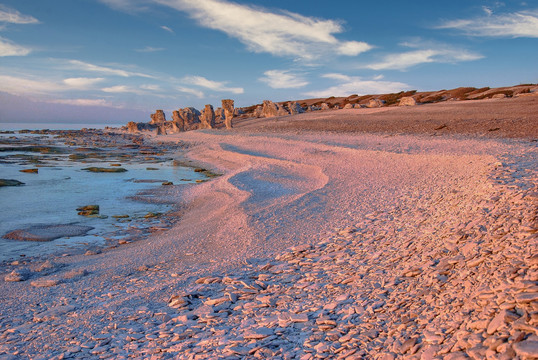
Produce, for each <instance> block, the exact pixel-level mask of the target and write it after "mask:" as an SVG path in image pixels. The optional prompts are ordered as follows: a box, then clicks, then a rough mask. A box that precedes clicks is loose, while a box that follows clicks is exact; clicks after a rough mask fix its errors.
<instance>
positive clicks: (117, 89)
mask: <svg viewBox="0 0 538 360" xmlns="http://www.w3.org/2000/svg"><path fill="white" fill-rule="evenodd" d="M101 91H104V92H106V93H116V94H118V93H133V94H140V93H141V91H140V89H138V88H135V87H132V86H127V85H114V86H109V87H105V88H102V89H101Z"/></svg>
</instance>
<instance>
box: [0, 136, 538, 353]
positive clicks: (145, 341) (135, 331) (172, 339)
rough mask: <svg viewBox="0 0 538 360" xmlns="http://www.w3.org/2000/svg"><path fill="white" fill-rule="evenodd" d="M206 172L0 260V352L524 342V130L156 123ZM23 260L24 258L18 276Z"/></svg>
mask: <svg viewBox="0 0 538 360" xmlns="http://www.w3.org/2000/svg"><path fill="white" fill-rule="evenodd" d="M154 141H165V142H170V143H176V142H178V141H179V142H181V143H182V144H186V145H187V146H185V149H184V150H182V151H181V152H178V153H176V155H175V156H176V158H177V160H179V161H187V160H190V161H192V163H193V164H194V163H196V164H200V165H202V166H204V167H205V168H209V169H212V170H214V171H216V172H219V173H222V174H223V176H221V177H218V178H215V179H213V180H211V181H208V182H205V183H203V184H199V185H196V186H182V187H176V186H167V187H164V189H162V190H159V194H158V197H159V198H161V199H167V200H169V201H170V200H171V199H173V200H174V201H177V202H178V203H179V204H181V207H180V210H179V211H178V213H177V214H176V215H175V216H177V217H178V218H179V221H178V222H177V223H175V225H174V227H173V228H172V229H169V230H166V231H164V230H163V231H156V232H155V233H154V234H152V235H151V236H149V237H148V238H147V239H146V240H144V241H138V242H136V243H131V244H126V245H124V246H120V247H118V248H117V249H113V250H110V251H105V252H103V253H94V254H87V255H85V256H82V255H81V256H69V257H58V258H54V259H50V260H49V261H46V262H43V263H29V264H24V263H23V262H21V261H15V262H13V263H11V264H10V265H9V266H7V267H6V268H5V269H3V271H4V274H3V275H2V278H5V276H9V275H11V274H13V272H15V273H17V271H18V272H19V273H20V274H21V276H29V277H31V279H32V280H30V281H21V282H5V283H4V284H3V286H2V288H1V290H0V301H1V303H2V305H3V311H2V313H1V314H0V329H1V330H0V356H2V357H3V358H6V359H18V358H33V359H39V358H42V359H62V358H95V359H98V358H103V359H106V358H114V359H128V358H140V359H143V358H152V359H161V358H163V359H166V358H170V359H172V358H179V359H208V358H229V359H242V358H247V359H265V358H276V359H305V360H306V359H323V358H327V359H333V358H337V359H449V360H453V359H467V358H471V359H534V358H536V357H538V286H537V285H538V258H537V256H536V254H537V245H538V242H537V240H538V219H537V210H538V168H537V163H538V162H537V161H536V159H537V149H536V146H535V143H533V142H531V141H528V140H522V141H519V140H506V139H500V140H492V139H470V138H463V137H448V136H446V137H431V136H424V135H420V136H410V135H406V136H402V135H395V134H393V135H367V134H366V135H365V134H361V135H359V134H343V133H339V134H334V133H327V132H310V133H307V134H300V133H287V132H274V131H273V132H263V129H257V130H256V131H253V132H247V131H238V130H235V131H232V132H226V133H222V132H221V133H217V132H215V131H212V130H204V131H201V132H188V133H182V134H177V135H173V136H166V137H164V136H161V137H157V138H155V139H154ZM24 274H26V275H24Z"/></svg>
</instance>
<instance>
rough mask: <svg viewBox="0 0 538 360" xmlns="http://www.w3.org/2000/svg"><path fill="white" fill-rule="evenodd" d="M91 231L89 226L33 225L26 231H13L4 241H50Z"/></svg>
mask: <svg viewBox="0 0 538 360" xmlns="http://www.w3.org/2000/svg"><path fill="white" fill-rule="evenodd" d="M90 230H93V227H91V226H84V225H75V224H60V225H35V226H31V227H29V228H26V229H18V230H13V231H11V232H9V233H7V234H6V235H4V238H5V239H9V240H19V241H41V242H42V241H52V240H55V239H59V238H62V237H73V236H82V235H85V234H86V233H87V232H88V231H90Z"/></svg>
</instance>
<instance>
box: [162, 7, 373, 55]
mask: <svg viewBox="0 0 538 360" xmlns="http://www.w3.org/2000/svg"><path fill="white" fill-rule="evenodd" d="M153 1H154V2H156V3H158V4H161V5H165V6H169V7H171V8H174V9H176V10H179V11H183V12H186V13H188V14H189V15H190V16H191V17H192V18H193V19H195V20H196V21H197V22H198V23H199V24H200V25H201V26H204V27H207V28H210V29H215V30H219V31H222V32H224V33H226V34H227V35H229V36H231V37H234V38H237V39H238V40H239V41H241V42H242V43H244V44H245V45H247V47H248V49H249V50H251V51H254V52H266V53H270V54H272V55H276V56H291V57H295V58H299V59H306V60H312V59H315V58H319V57H320V56H321V55H327V54H331V55H346V56H356V55H358V54H360V53H362V52H365V51H368V50H370V49H371V48H372V46H371V45H369V44H367V43H365V42H359V41H343V40H339V39H337V38H336V37H335V36H334V34H339V33H342V32H343V31H344V29H343V26H342V25H341V23H340V22H338V21H334V20H322V19H317V18H313V17H306V16H302V15H300V14H296V13H292V12H288V11H278V12H274V11H270V10H267V9H264V8H261V7H254V6H249V5H243V4H237V3H233V2H229V1H225V0H153Z"/></svg>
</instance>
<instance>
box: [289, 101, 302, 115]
mask: <svg viewBox="0 0 538 360" xmlns="http://www.w3.org/2000/svg"><path fill="white" fill-rule="evenodd" d="M288 109H289V110H290V114H291V115H296V114H302V113H304V110H303V108H302V107H301V105H299V104H297V102H296V101H290V102H289V103H288Z"/></svg>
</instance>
